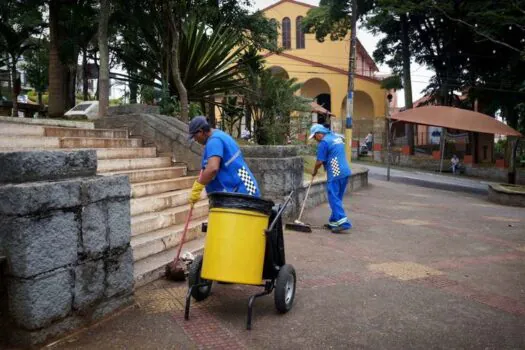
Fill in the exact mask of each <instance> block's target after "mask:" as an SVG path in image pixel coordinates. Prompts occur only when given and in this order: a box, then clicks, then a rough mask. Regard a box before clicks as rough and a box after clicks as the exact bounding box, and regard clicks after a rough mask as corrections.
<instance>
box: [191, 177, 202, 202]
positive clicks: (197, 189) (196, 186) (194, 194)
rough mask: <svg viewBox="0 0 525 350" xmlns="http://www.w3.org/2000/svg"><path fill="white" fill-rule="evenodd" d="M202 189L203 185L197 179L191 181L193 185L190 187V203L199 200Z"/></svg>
mask: <svg viewBox="0 0 525 350" xmlns="http://www.w3.org/2000/svg"><path fill="white" fill-rule="evenodd" d="M203 189H204V185H203V184H201V183H200V182H199V181H195V182H194V183H193V187H192V188H191V193H190V199H189V201H190V203H191V204H195V203H196V202H198V201H199V199H200V198H201V192H202V190H203Z"/></svg>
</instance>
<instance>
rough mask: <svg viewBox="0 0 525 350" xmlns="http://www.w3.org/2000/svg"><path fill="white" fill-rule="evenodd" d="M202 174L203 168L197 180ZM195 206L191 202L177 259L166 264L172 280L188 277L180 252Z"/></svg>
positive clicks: (168, 275)
mask: <svg viewBox="0 0 525 350" xmlns="http://www.w3.org/2000/svg"><path fill="white" fill-rule="evenodd" d="M201 176H202V170H201V172H200V174H199V180H197V181H200V179H201ZM194 206H195V203H191V205H190V211H189V212H188V217H187V218H186V224H185V225H184V231H183V232H182V238H181V240H180V243H179V249H178V250H177V256H175V259H173V261H172V262H170V263H169V264H168V265H166V277H167V278H168V279H170V280H172V281H184V280H185V279H186V264H185V263H184V262H183V261H181V260H180V252H181V251H182V246H183V244H184V241H185V240H186V233H187V232H188V226H189V224H190V220H191V214H192V213H193V207H194Z"/></svg>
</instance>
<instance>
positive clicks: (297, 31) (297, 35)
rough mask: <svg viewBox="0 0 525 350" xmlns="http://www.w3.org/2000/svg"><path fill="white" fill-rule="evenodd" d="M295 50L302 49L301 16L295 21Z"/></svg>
mask: <svg viewBox="0 0 525 350" xmlns="http://www.w3.org/2000/svg"><path fill="white" fill-rule="evenodd" d="M295 48H296V49H304V32H303V16H299V17H297V18H296V19H295Z"/></svg>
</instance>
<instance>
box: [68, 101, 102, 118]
mask: <svg viewBox="0 0 525 350" xmlns="http://www.w3.org/2000/svg"><path fill="white" fill-rule="evenodd" d="M64 115H65V116H66V117H86V118H87V119H89V120H92V119H98V101H84V102H81V103H79V104H78V105H76V106H75V107H73V108H71V109H70V110H69V111H67V112H66V113H65V114H64Z"/></svg>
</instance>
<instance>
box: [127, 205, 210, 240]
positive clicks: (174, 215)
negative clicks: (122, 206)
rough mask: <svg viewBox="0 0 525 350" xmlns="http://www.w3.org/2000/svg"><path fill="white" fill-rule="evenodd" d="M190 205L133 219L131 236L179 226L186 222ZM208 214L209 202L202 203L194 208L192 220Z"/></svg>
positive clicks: (133, 217)
mask: <svg viewBox="0 0 525 350" xmlns="http://www.w3.org/2000/svg"><path fill="white" fill-rule="evenodd" d="M189 210H190V205H189V204H186V205H182V206H178V207H176V208H169V209H165V210H162V211H158V212H155V213H145V214H140V215H136V216H132V217H131V236H137V235H140V234H142V233H146V232H151V231H155V230H160V229H161V228H165V227H169V226H173V225H179V224H182V223H184V222H185V220H186V218H187V216H188V212H189ZM207 214H208V202H207V201H201V202H199V203H197V204H196V205H195V207H194V208H193V214H192V218H194V219H197V218H200V217H203V216H206V215H207Z"/></svg>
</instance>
